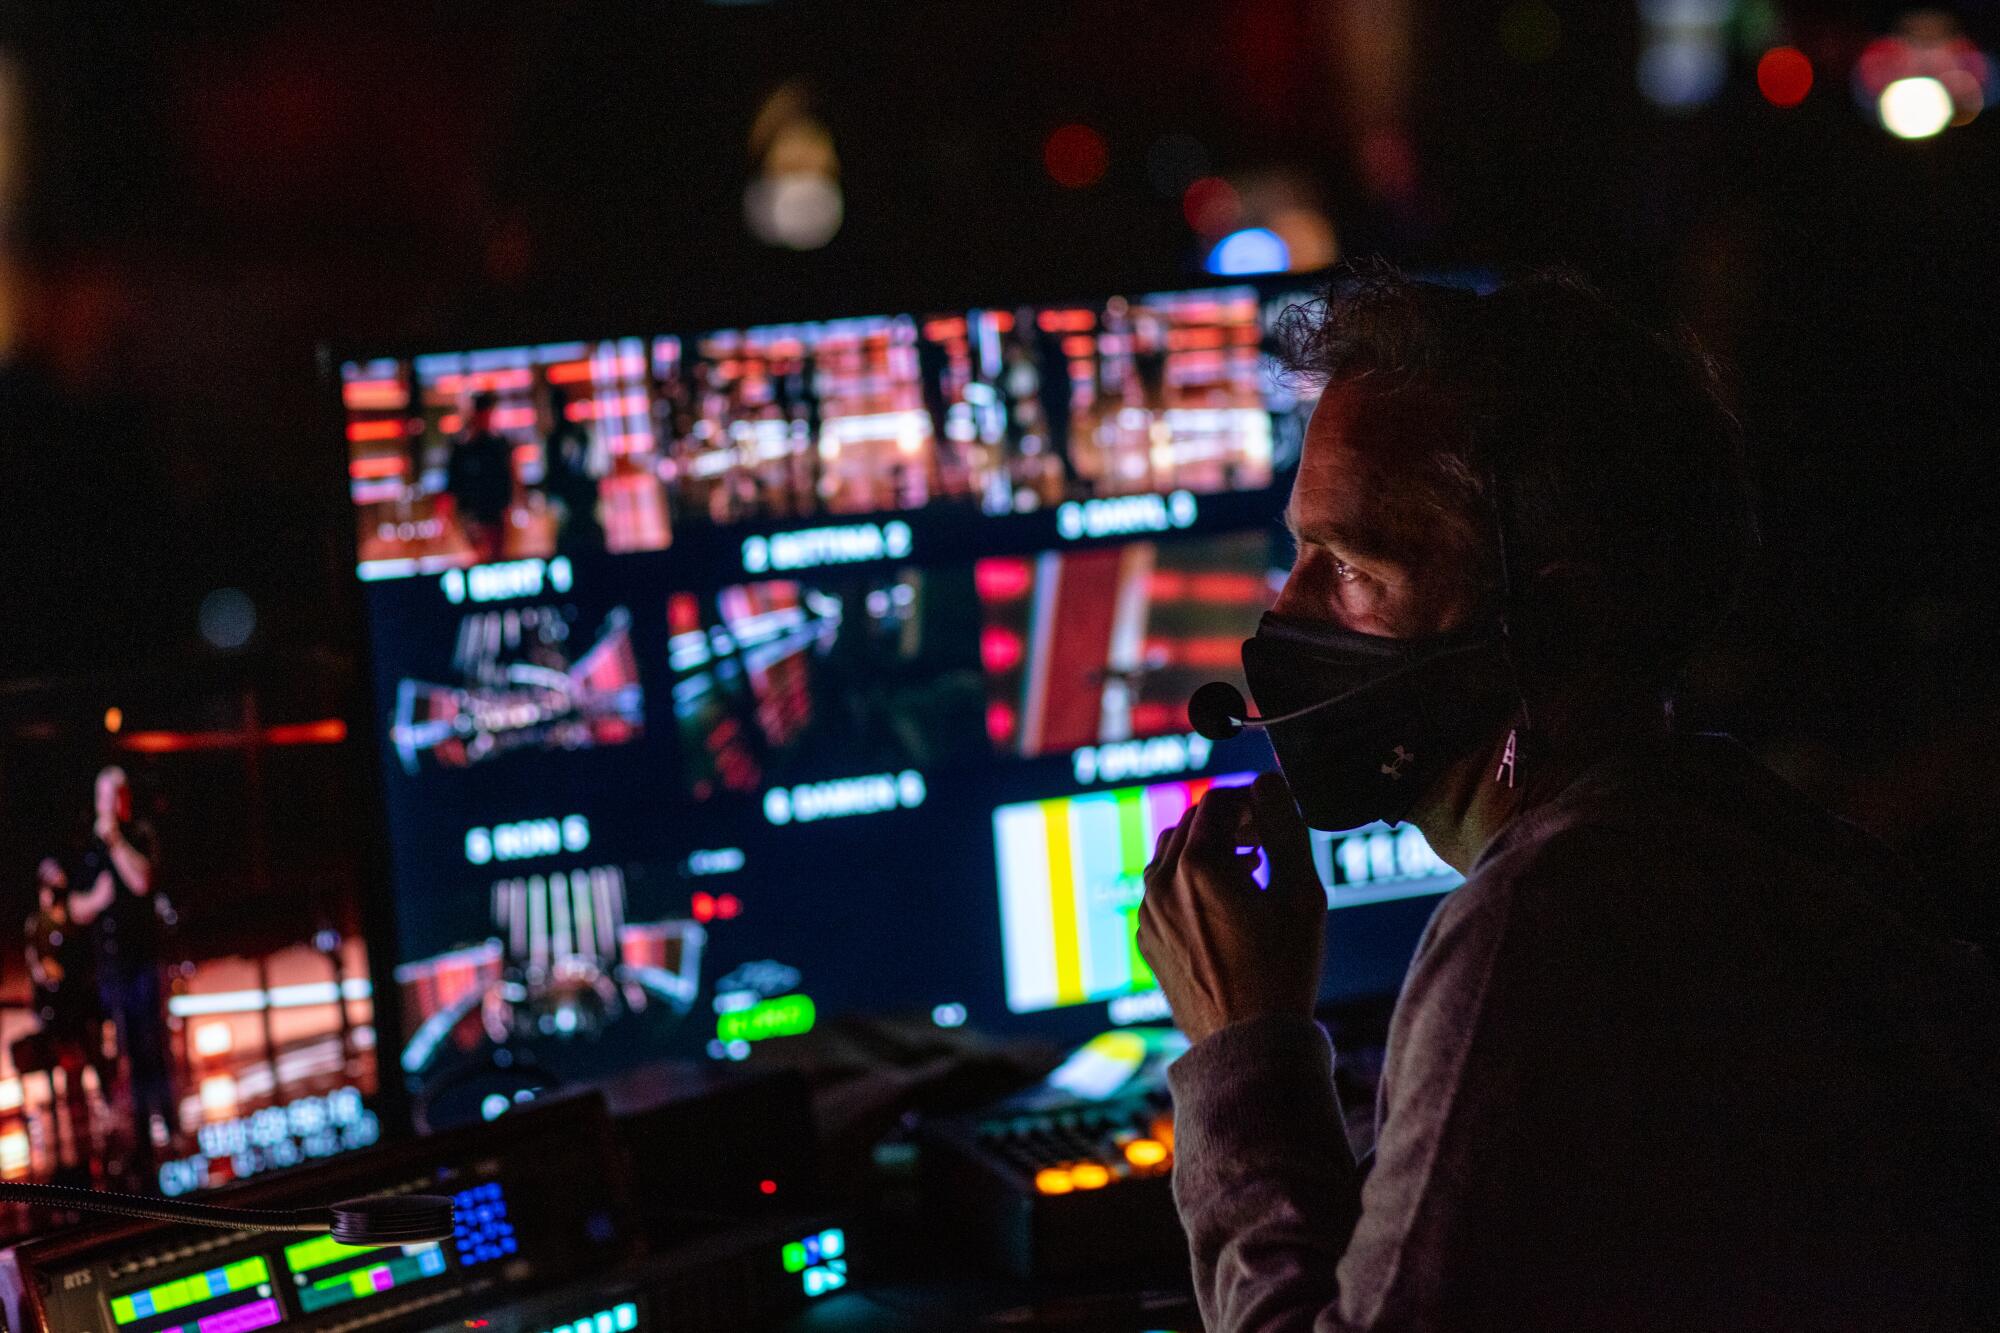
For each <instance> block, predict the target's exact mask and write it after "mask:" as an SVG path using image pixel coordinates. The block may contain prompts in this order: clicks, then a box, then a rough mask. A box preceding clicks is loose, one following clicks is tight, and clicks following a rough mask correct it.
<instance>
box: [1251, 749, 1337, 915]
mask: <svg viewBox="0 0 2000 1333" xmlns="http://www.w3.org/2000/svg"><path fill="white" fill-rule="evenodd" d="M1250 800H1251V817H1252V819H1253V821H1254V823H1255V825H1256V829H1257V841H1258V842H1259V843H1261V844H1263V847H1264V854H1265V855H1266V856H1268V857H1269V858H1270V860H1271V884H1272V886H1273V887H1274V888H1281V889H1310V890H1311V891H1312V892H1314V893H1317V894H1324V893H1325V892H1326V890H1325V887H1324V886H1323V885H1322V884H1321V883H1320V879H1319V868H1318V867H1317V866H1315V865H1314V864H1313V857H1312V838H1311V835H1310V834H1309V833H1308V832H1307V831H1306V826H1305V821H1304V820H1302V819H1300V818H1299V811H1298V807H1297V806H1296V805H1294V804H1293V803H1292V789H1291V788H1290V787H1289V786H1287V785H1286V783H1285V780H1284V778H1283V777H1281V776H1279V775H1278V774H1276V773H1265V774H1263V775H1262V776H1260V777H1259V778H1258V779H1257V780H1256V781H1255V782H1254V783H1252V784H1251V785H1250Z"/></svg>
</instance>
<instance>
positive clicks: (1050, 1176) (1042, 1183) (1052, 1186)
mask: <svg viewBox="0 0 2000 1333" xmlns="http://www.w3.org/2000/svg"><path fill="white" fill-rule="evenodd" d="M1035 1188H1036V1189H1038V1190H1040V1191H1041V1192H1042V1193H1044V1194H1067V1193H1069V1192H1070V1191H1071V1190H1073V1189H1075V1188H1076V1186H1075V1185H1073V1184H1071V1183H1070V1178H1069V1172H1067V1171H1065V1170H1063V1169H1062V1168H1061V1167H1059V1166H1050V1167H1044V1168H1043V1169H1042V1170H1040V1171H1037V1172H1035Z"/></svg>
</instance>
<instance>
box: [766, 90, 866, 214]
mask: <svg viewBox="0 0 2000 1333" xmlns="http://www.w3.org/2000/svg"><path fill="white" fill-rule="evenodd" d="M749 146H750V157H751V160H752V161H753V163H755V164H756V174H755V175H754V176H753V177H752V178H751V180H750V183H749V184H748V185H746V186H745V187H744V190H743V220H744V222H745V223H746V224H747V225H748V226H749V228H750V232H751V234H752V235H754V236H755V237H756V238H757V239H758V240H760V241H762V242H764V244H766V245H772V246H779V247H782V248H784V249H788V250H817V249H819V248H820V247H821V246H823V245H825V244H826V243H827V242H828V241H831V240H832V239H833V238H834V236H835V235H836V234H838V232H839V231H840V224H841V223H842V221H844V220H845V218H846V211H847V210H846V199H845V197H844V196H843V195H842V193H841V189H840V155H839V154H838V153H836V152H835V151H834V147H833V135H832V134H831V133H830V132H829V131H828V130H827V128H826V126H825V125H824V124H822V123H821V122H820V121H819V119H818V118H817V117H816V116H814V115H813V113H812V99H811V96H810V95H809V93H808V91H807V89H806V87H805V85H803V84H802V83H799V82H796V81H794V82H792V83H787V84H783V85H781V86H780V87H778V88H777V89H776V90H774V91H773V92H772V93H771V95H770V96H769V97H767V98H765V99H764V104H763V105H762V106H761V107H759V108H758V111H757V115H756V118H755V119H754V120H753V121H752V122H751V125H750V145H749Z"/></svg>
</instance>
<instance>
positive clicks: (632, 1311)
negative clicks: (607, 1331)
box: [611, 1301, 639, 1333]
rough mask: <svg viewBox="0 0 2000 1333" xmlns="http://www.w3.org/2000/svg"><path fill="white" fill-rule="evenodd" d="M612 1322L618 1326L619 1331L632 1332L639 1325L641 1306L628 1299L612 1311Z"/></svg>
mask: <svg viewBox="0 0 2000 1333" xmlns="http://www.w3.org/2000/svg"><path fill="white" fill-rule="evenodd" d="M611 1322H612V1323H613V1325H614V1326H616V1328H617V1330H618V1333H632V1330H633V1329H635V1328H637V1327H638V1326H639V1307H638V1306H636V1305H634V1304H633V1303H632V1302H631V1301H626V1302H625V1303H624V1304H622V1305H620V1306H619V1307H618V1308H617V1309H615V1310H613V1311H612V1312H611Z"/></svg>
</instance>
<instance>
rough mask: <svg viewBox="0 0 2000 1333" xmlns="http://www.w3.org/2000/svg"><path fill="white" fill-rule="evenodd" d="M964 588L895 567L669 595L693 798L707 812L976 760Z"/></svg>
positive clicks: (943, 577)
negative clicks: (777, 790)
mask: <svg viewBox="0 0 2000 1333" xmlns="http://www.w3.org/2000/svg"><path fill="white" fill-rule="evenodd" d="M963 581H964V576H963V574H962V573H960V572H958V571H954V570H949V569H932V570H923V569H915V568H899V569H890V570H883V571H878V572H869V573H846V574H830V575H826V576H824V577H818V578H814V579H811V580H793V579H771V580H767V581H764V582H760V583H746V584H738V585H735V586H732V587H727V588H723V589H721V590H720V591H719V592H717V593H715V594H713V595H710V596H700V595H697V594H694V593H675V594H673V595H672V596H671V597H669V599H668V601H667V621H668V628H669V632H670V638H669V640H668V655H669V661H670V663H671V665H672V667H673V670H674V674H675V677H676V680H675V683H674V687H673V689H674V718H675V724H676V727H677V729H678V731H679V733H680V739H681V753H682V761H683V768H684V771H685V773H686V776H687V785H688V788H689V790H690V792H691V793H692V794H693V795H694V797H695V798H696V799H697V800H707V799H708V798H710V797H711V796H714V795H715V794H716V793H717V792H719V791H729V792H754V791H757V790H759V789H760V788H762V787H764V786H766V785H769V784H772V783H784V782H792V781H796V780H799V779H805V778H820V777H833V776H845V775H854V774H861V773H869V772H880V771H890V770H900V769H910V768H917V769H921V768H925V767H929V766H931V765H934V764H937V763H939V762H942V761H945V760H949V759H953V758H956V757H958V756H961V755H967V754H975V753H978V752H979V751H980V750H981V749H982V748H983V742H982V738H981V735H980V721H979V718H980V707H981V698H982V687H981V685H980V680H979V660H978V655H977V648H976V644H977V642H978V638H977V628H976V624H977V622H976V617H977V615H978V612H977V610H976V608H975V607H974V605H973V601H974V599H973V597H972V596H971V590H970V589H969V588H966V587H964V586H962V585H963Z"/></svg>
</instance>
